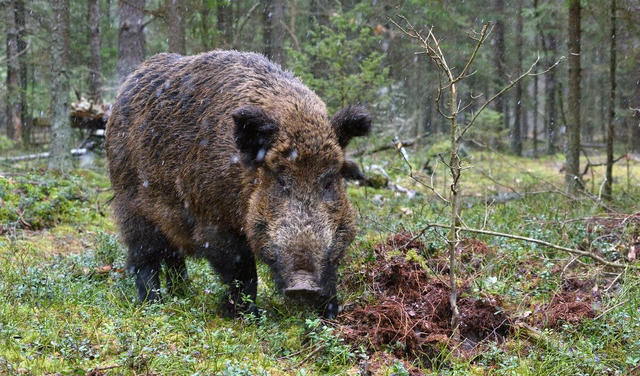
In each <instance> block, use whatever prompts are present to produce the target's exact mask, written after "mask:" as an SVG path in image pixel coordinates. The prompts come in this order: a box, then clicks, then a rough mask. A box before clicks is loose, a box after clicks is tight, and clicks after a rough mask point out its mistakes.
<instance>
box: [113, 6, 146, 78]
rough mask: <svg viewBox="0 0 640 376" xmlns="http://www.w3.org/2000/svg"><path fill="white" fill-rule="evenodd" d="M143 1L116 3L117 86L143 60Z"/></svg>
mask: <svg viewBox="0 0 640 376" xmlns="http://www.w3.org/2000/svg"><path fill="white" fill-rule="evenodd" d="M144 4H145V1H144V0H126V1H118V14H119V17H120V25H119V30H118V62H117V68H116V70H117V71H118V85H122V83H123V82H124V80H125V79H126V78H127V76H128V75H129V74H131V72H133V71H134V70H135V69H136V68H137V67H138V65H139V64H140V63H142V61H143V60H144V45H145V40H144V33H143V32H142V29H143V28H144Z"/></svg>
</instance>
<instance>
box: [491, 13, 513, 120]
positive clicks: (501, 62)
mask: <svg viewBox="0 0 640 376" xmlns="http://www.w3.org/2000/svg"><path fill="white" fill-rule="evenodd" d="M494 7H495V14H496V17H497V20H496V26H495V27H494V29H493V30H494V35H495V41H494V45H493V48H494V64H495V66H496V70H497V72H496V73H497V75H496V80H495V86H496V92H498V91H500V90H501V89H502V87H504V86H505V84H506V83H507V70H506V67H505V49H504V21H503V20H502V17H503V16H504V0H495V3H494ZM505 101H506V96H504V95H501V96H499V97H498V98H496V100H495V110H496V111H497V112H498V113H500V114H502V127H503V129H508V127H509V122H508V120H507V119H508V118H509V115H508V114H507V109H506V105H505Z"/></svg>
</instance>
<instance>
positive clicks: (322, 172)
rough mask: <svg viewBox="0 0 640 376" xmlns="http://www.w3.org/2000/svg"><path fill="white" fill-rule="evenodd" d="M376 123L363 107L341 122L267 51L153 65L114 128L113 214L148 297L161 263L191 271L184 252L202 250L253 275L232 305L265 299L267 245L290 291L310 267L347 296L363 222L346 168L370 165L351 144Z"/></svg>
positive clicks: (228, 270)
mask: <svg viewBox="0 0 640 376" xmlns="http://www.w3.org/2000/svg"><path fill="white" fill-rule="evenodd" d="M370 125H371V118H370V117H369V115H368V114H366V112H365V111H364V110H363V109H362V108H361V107H350V108H347V109H345V110H343V111H342V112H340V113H339V114H338V115H336V116H335V117H334V118H333V119H332V120H331V121H329V119H328V117H327V114H326V107H325V105H324V103H323V102H322V100H321V99H320V98H318V96H317V95H316V94H315V93H313V92H312V91H311V90H309V89H308V88H307V87H306V86H304V85H303V84H302V83H301V82H300V81H299V80H298V79H297V78H296V77H294V76H293V75H292V74H290V73H288V72H285V71H283V70H281V69H280V67H279V66H277V65H275V64H273V63H271V62H269V61H268V60H267V59H265V58H264V57H263V56H262V55H258V54H253V53H240V52H235V51H213V52H209V53H204V54H200V55H196V56H190V57H183V56H180V55H176V54H160V55H156V56H154V57H152V58H151V59H149V60H148V61H147V62H145V63H144V64H142V66H141V67H140V68H138V69H137V70H136V71H135V72H134V73H133V74H132V75H131V76H130V77H129V78H128V79H127V80H126V82H125V83H124V84H123V86H122V88H121V90H120V92H119V94H118V97H117V99H116V102H115V105H114V108H113V112H112V115H111V117H110V119H109V123H108V127H107V157H108V160H109V171H110V176H111V181H112V184H113V188H114V191H115V199H114V213H115V216H116V217H117V219H118V222H119V225H120V229H121V233H122V236H123V239H124V241H125V242H126V243H127V245H128V246H129V264H130V268H131V270H132V271H133V272H134V273H135V274H136V275H137V276H138V281H137V282H138V289H139V294H140V297H141V298H143V299H145V298H149V299H157V298H159V295H157V292H156V291H155V290H157V288H159V279H158V274H159V270H160V268H161V267H162V265H165V266H166V268H167V270H168V271H170V272H174V274H177V275H179V276H181V277H184V278H186V270H185V267H184V256H185V255H199V256H203V257H206V258H207V259H209V261H210V262H211V264H212V266H213V267H214V269H215V270H216V271H217V272H218V273H219V274H221V276H222V279H223V281H224V282H225V283H231V282H232V281H234V280H239V281H240V282H242V283H244V285H245V287H244V288H243V290H242V291H234V289H233V288H231V290H232V291H231V294H232V296H231V297H230V299H231V301H232V303H233V300H234V299H236V298H237V297H235V296H233V294H234V293H236V292H237V293H248V295H250V296H253V298H254V299H255V283H256V282H257V276H256V273H255V265H254V261H253V258H254V254H255V256H257V257H260V258H262V259H264V260H265V261H266V262H267V263H269V264H270V265H271V267H272V269H273V270H274V274H275V277H276V281H277V282H278V283H279V285H280V286H281V287H285V286H286V285H287V284H288V283H290V281H291V278H292V275H294V274H296V273H298V271H300V270H304V271H305V272H309V273H311V274H312V275H313V277H314V278H316V279H317V281H318V283H319V284H320V285H321V288H322V294H321V295H322V298H323V299H325V298H326V299H332V301H334V299H333V297H334V295H335V265H336V263H337V261H338V260H339V259H340V257H341V256H342V253H343V252H344V250H345V249H346V248H347V247H348V245H349V244H350V243H351V241H352V240H353V238H354V236H355V227H356V226H355V219H354V218H355V217H354V211H353V209H352V207H351V205H350V203H349V201H348V199H347V197H346V194H345V191H344V186H343V181H342V180H343V179H342V177H347V178H353V177H355V176H361V174H362V173H361V172H360V171H359V170H358V168H357V165H355V163H353V162H351V161H348V160H345V153H344V147H346V145H347V144H348V143H349V141H350V140H351V138H352V137H357V136H362V135H365V134H366V133H368V131H369V128H370ZM173 269H175V270H173ZM236 301H237V300H236ZM330 305H332V304H330ZM233 308H234V309H235V308H236V307H233ZM335 309H336V310H337V302H335Z"/></svg>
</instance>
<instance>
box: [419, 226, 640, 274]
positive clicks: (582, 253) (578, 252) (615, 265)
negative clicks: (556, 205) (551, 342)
mask: <svg viewBox="0 0 640 376" xmlns="http://www.w3.org/2000/svg"><path fill="white" fill-rule="evenodd" d="M429 227H439V228H446V229H448V228H451V225H445V224H441V223H427V226H426V228H427V229H428V228H429ZM456 230H458V231H466V232H473V233H476V234H483V235H491V236H498V237H502V238H509V239H516V240H522V241H525V242H529V243H535V244H540V245H543V246H545V247H549V248H553V249H557V250H560V251H564V252H567V253H570V254H572V255H579V256H586V257H589V258H591V259H593V260H595V261H597V262H599V263H601V264H603V265H607V266H610V267H612V268H619V269H625V268H630V269H635V270H640V265H630V264H618V263H615V262H611V261H607V260H605V259H603V258H602V257H600V256H598V255H596V254H593V253H591V252H586V251H581V250H579V249H575V248H568V247H563V246H560V245H556V244H553V243H549V242H546V241H544V240H538V239H534V238H527V237H526V236H519V235H512V234H505V233H502V232H495V231H488V230H478V229H475V228H468V227H460V226H456ZM421 233H424V232H422V231H421Z"/></svg>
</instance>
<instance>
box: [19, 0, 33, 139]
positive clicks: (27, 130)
mask: <svg viewBox="0 0 640 376" xmlns="http://www.w3.org/2000/svg"><path fill="white" fill-rule="evenodd" d="M26 21H27V20H26V9H25V6H24V0H16V27H17V28H18V51H19V53H20V54H21V55H20V57H19V58H18V63H19V65H20V122H21V123H22V144H23V145H29V144H30V134H31V120H30V119H29V107H28V105H27V75H28V69H27V42H26V39H25V38H26V35H27V23H26Z"/></svg>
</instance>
